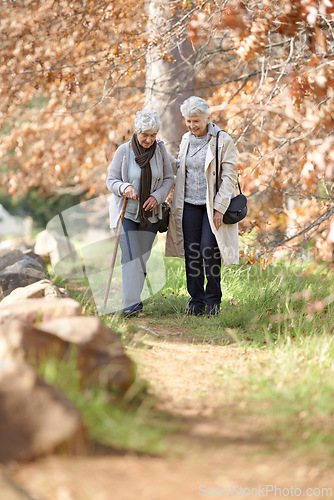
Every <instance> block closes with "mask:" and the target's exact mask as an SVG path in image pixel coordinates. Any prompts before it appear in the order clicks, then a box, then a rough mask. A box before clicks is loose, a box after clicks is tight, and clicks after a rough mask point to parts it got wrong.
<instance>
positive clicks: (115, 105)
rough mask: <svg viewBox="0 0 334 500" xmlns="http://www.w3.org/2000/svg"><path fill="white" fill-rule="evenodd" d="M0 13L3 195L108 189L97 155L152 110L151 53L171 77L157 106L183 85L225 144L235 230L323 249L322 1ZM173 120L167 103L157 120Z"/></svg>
mask: <svg viewBox="0 0 334 500" xmlns="http://www.w3.org/2000/svg"><path fill="white" fill-rule="evenodd" d="M0 13H1V18H0V33H1V53H0V95H1V100H0V134H1V141H0V158H1V173H2V178H3V187H5V189H6V190H9V192H10V193H12V195H18V194H24V193H25V192H27V191H28V190H30V189H31V188H33V187H38V189H39V190H40V191H41V193H50V192H67V191H71V192H75V193H78V192H79V193H80V192H86V191H87V192H88V196H97V195H99V194H105V193H106V188H105V179H106V174H107V160H106V156H107V157H108V158H111V156H112V154H113V152H114V150H115V149H116V147H117V146H118V145H119V144H121V143H122V142H123V141H124V140H127V139H128V138H129V137H130V135H131V134H132V129H133V118H134V115H135V112H136V111H137V110H138V109H140V108H141V107H143V106H144V105H145V104H148V105H150V100H149V99H148V101H147V100H146V98H147V96H148V81H147V79H146V75H147V74H148V73H149V71H148V67H147V64H148V58H147V56H148V54H150V55H151V58H150V63H151V64H154V63H155V62H161V61H163V62H164V64H163V65H161V68H163V69H161V70H160V71H164V72H166V75H168V73H169V72H173V78H167V76H166V79H167V80H168V86H167V87H166V86H165V87H164V88H163V90H162V91H161V102H162V103H164V104H165V106H166V107H169V106H172V105H173V102H174V101H175V100H177V99H179V98H180V97H182V95H184V93H186V92H189V89H191V91H193V92H194V93H196V95H200V96H201V97H203V98H205V99H206V100H207V101H208V102H209V104H210V105H211V106H212V110H213V120H214V121H215V122H216V123H217V124H218V125H219V126H220V127H221V128H224V129H225V130H226V131H227V132H229V133H230V134H231V136H232V137H233V139H234V140H235V143H236V146H237V151H238V161H239V168H240V180H241V182H242V185H243V187H244V190H245V193H246V194H247V195H248V196H249V205H250V211H249V216H248V217H247V218H246V219H245V220H244V221H243V223H242V224H241V225H240V227H241V229H242V231H250V230H253V231H255V233H256V237H257V241H258V242H260V243H261V245H262V246H263V249H264V250H265V249H267V250H268V249H274V248H275V247H276V246H277V245H282V244H283V243H284V244H287V245H290V246H291V247H293V248H297V247H300V246H304V245H305V244H306V243H307V242H308V241H309V240H310V239H313V241H314V243H315V247H314V248H315V250H316V254H317V255H318V256H319V257H321V258H326V259H328V260H331V259H332V258H333V254H332V252H333V240H334V236H333V234H334V229H333V227H334V223H333V222H332V221H333V214H334V207H333V182H334V135H333V129H334V100H333V94H334V54H333V48H334V40H333V27H334V5H333V2H332V1H330V0H250V1H247V2H243V1H241V0H218V1H216V0H182V1H181V0H175V1H172V0H164V1H162V2H159V8H158V9H157V3H156V2H155V1H154V0H151V1H150V2H144V1H143V0H138V1H136V2H135V1H132V0H122V1H121V0H113V1H107V0H100V1H99V0H97V1H90V0H83V1H82V0H80V1H79V0H73V1H71V2H67V1H62V0H60V1H57V2H56V1H52V0H44V1H43V2H42V1H40V0H16V1H8V0H7V1H2V2H1V4H0ZM185 43H187V44H188V45H189V46H191V54H190V55H189V58H187V57H184V53H183V52H182V51H180V47H181V46H183V45H182V44H185ZM152 54H153V58H152ZM178 65H180V68H181V65H182V72H181V70H180V71H179V72H178V67H179V66H178ZM184 68H187V69H188V70H189V73H185V72H184ZM185 74H188V75H189V76H188V77H185V76H184V75H185ZM177 75H183V76H180V77H179V79H178V77H177ZM162 76H163V75H162ZM188 78H189V80H188ZM190 80H191V86H190V83H189V82H190ZM150 81H151V80H150ZM177 122H179V123H180V122H182V120H181V115H180V114H179V113H177V111H175V108H174V109H173V113H170V114H169V115H167V116H166V119H165V121H163V128H166V127H170V128H173V127H175V123H177ZM162 134H163V129H162ZM331 224H332V230H331Z"/></svg>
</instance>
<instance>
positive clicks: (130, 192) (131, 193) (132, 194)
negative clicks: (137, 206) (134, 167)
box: [123, 186, 139, 200]
mask: <svg viewBox="0 0 334 500" xmlns="http://www.w3.org/2000/svg"><path fill="white" fill-rule="evenodd" d="M123 196H125V198H130V199H131V200H138V199H139V196H138V193H137V191H136V190H135V188H134V187H133V186H128V187H127V188H125V189H124V191H123Z"/></svg>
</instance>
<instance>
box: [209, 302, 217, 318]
mask: <svg viewBox="0 0 334 500" xmlns="http://www.w3.org/2000/svg"><path fill="white" fill-rule="evenodd" d="M219 310H220V306H219V304H208V305H207V307H206V315H207V317H208V318H210V317H211V316H218V314H219Z"/></svg>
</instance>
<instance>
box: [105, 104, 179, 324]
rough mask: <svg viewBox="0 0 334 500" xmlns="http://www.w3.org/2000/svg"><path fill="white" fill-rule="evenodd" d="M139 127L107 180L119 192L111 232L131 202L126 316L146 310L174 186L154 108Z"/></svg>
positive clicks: (124, 237)
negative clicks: (152, 260)
mask: <svg viewBox="0 0 334 500" xmlns="http://www.w3.org/2000/svg"><path fill="white" fill-rule="evenodd" d="M134 126H135V133H134V135H133V136H132V139H131V140H130V141H129V142H126V143H124V144H122V145H121V146H120V147H119V148H118V149H117V151H116V153H115V155H114V157H113V160H112V162H111V165H110V167H109V173H108V177H107V187H108V189H109V191H111V192H112V193H113V196H112V198H111V202H110V207H109V214H110V227H111V228H116V227H117V226H118V224H119V220H120V214H121V211H122V206H123V202H124V199H125V198H127V199H128V201H127V205H126V210H125V215H124V221H123V228H122V233H121V236H120V247H121V252H122V258H121V262H122V282H123V300H122V310H123V314H124V315H125V316H137V315H138V312H141V311H142V310H143V304H142V301H141V293H142V290H143V286H144V283H145V278H146V263H147V260H148V258H149V256H150V252H151V249H152V245H153V242H154V239H155V236H156V234H157V231H158V230H159V224H160V220H161V217H162V210H161V204H162V202H163V201H165V199H166V198H167V196H168V193H169V192H170V190H171V188H172V186H173V181H174V176H173V171H172V166H171V162H170V159H169V155H168V153H167V151H166V148H165V146H164V145H163V144H162V143H161V142H159V143H157V141H156V136H157V133H158V131H159V128H160V119H159V117H158V115H157V113H156V112H155V111H153V110H150V109H143V110H141V111H138V112H137V114H136V118H135V121H134Z"/></svg>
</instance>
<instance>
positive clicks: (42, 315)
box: [0, 297, 82, 324]
mask: <svg viewBox="0 0 334 500" xmlns="http://www.w3.org/2000/svg"><path fill="white" fill-rule="evenodd" d="M81 310H82V308H81V306H80V304H79V303H78V302H77V301H76V300H74V299H71V298H59V297H58V298H54V299H46V298H42V299H27V300H21V301H19V302H17V303H15V304H2V302H0V324H1V323H5V322H7V321H8V320H10V319H19V320H21V321H23V322H25V323H30V324H35V323H36V322H43V321H50V320H53V319H56V318H61V317H67V316H79V315H80V314H81Z"/></svg>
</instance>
